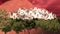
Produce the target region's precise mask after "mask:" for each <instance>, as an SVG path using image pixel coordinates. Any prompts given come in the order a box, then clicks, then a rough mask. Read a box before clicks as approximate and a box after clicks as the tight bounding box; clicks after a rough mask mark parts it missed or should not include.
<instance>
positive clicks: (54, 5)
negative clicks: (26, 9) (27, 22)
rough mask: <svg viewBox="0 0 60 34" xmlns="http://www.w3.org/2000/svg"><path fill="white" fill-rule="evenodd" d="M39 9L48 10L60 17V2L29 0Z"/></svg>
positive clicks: (55, 0)
mask: <svg viewBox="0 0 60 34" xmlns="http://www.w3.org/2000/svg"><path fill="white" fill-rule="evenodd" d="M29 1H30V2H31V3H32V4H34V5H35V6H37V7H42V8H46V9H47V10H49V11H50V12H53V13H55V14H56V15H57V16H60V0H29Z"/></svg>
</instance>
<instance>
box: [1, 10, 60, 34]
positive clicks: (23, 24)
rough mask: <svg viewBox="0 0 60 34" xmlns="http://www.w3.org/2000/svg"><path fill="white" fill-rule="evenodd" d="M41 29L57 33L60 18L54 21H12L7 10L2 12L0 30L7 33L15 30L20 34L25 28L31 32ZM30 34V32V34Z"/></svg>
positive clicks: (59, 27) (59, 26)
mask: <svg viewBox="0 0 60 34" xmlns="http://www.w3.org/2000/svg"><path fill="white" fill-rule="evenodd" d="M37 27H41V29H42V30H49V31H53V32H56V31H58V30H59V29H60V18H55V19H53V20H44V19H35V18H33V19H32V20H27V19H26V20H22V19H10V18H9V15H8V13H6V11H5V10H0V29H2V31H4V32H5V34H6V32H9V31H11V29H13V30H14V31H16V33H17V34H19V32H20V31H22V30H23V29H24V28H26V29H27V30H31V29H32V28H37ZM29 34H30V32H29Z"/></svg>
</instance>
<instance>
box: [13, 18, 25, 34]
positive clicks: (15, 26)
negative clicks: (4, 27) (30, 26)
mask: <svg viewBox="0 0 60 34" xmlns="http://www.w3.org/2000/svg"><path fill="white" fill-rule="evenodd" d="M12 29H13V30H14V31H16V34H19V32H20V31H22V30H23V29H24V25H23V24H22V22H21V21H20V20H18V19H14V24H13V26H12Z"/></svg>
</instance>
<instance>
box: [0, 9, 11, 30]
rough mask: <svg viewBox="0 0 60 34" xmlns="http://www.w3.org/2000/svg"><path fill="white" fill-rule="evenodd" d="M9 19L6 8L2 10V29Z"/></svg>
mask: <svg viewBox="0 0 60 34" xmlns="http://www.w3.org/2000/svg"><path fill="white" fill-rule="evenodd" d="M9 21H10V18H9V16H8V13H7V12H6V11H5V10H0V29H1V28H4V27H5V26H6V24H7V23H8V22H9Z"/></svg>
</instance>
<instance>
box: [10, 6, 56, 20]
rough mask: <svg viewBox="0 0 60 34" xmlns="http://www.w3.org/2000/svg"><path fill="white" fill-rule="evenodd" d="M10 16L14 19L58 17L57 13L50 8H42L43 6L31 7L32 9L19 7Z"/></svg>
mask: <svg viewBox="0 0 60 34" xmlns="http://www.w3.org/2000/svg"><path fill="white" fill-rule="evenodd" d="M10 18H13V19H20V18H21V19H33V18H38V19H45V20H48V19H50V20H51V19H54V18H56V15H55V14H52V12H51V13H50V12H49V11H48V10H45V9H41V8H37V7H35V8H33V9H32V8H30V9H25V8H23V9H22V8H19V9H18V11H17V12H13V13H12V14H10Z"/></svg>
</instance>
